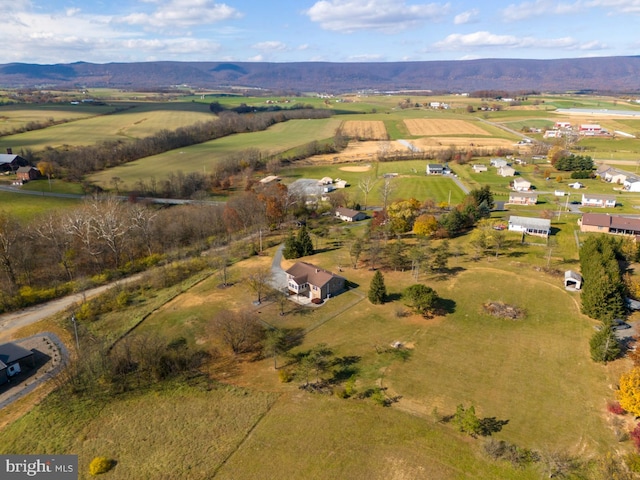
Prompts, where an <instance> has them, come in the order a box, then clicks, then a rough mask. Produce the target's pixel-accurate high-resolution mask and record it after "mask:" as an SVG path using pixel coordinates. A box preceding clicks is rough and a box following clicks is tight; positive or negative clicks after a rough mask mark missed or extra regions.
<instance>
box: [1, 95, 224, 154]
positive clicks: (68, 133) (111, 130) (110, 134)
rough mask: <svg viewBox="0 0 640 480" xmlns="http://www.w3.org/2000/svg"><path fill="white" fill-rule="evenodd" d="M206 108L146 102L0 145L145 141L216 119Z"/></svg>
mask: <svg viewBox="0 0 640 480" xmlns="http://www.w3.org/2000/svg"><path fill="white" fill-rule="evenodd" d="M215 118H216V117H215V116H214V115H212V114H211V113H210V112H209V111H208V109H207V107H206V106H205V105H202V104H196V103H193V104H192V103H149V104H140V105H136V106H134V107H133V108H130V109H128V110H124V111H120V112H117V113H112V114H111V115H99V116H94V117H91V118H86V119H80V120H78V121H75V122H70V123H65V124H62V125H55V126H53V127H49V128H44V129H42V130H34V131H32V132H26V133H21V134H17V135H10V136H7V137H3V138H2V141H1V142H0V146H1V147H2V148H4V147H12V148H14V149H15V150H16V151H18V150H19V149H20V148H30V149H32V150H34V151H37V150H42V149H44V148H46V147H53V148H58V147H60V146H62V145H72V146H76V145H91V144H94V143H96V142H100V141H104V140H126V139H130V138H144V137H147V136H150V135H154V134H155V133H157V132H158V131H160V130H163V129H167V130H175V129H177V128H179V127H186V126H189V125H193V124H195V123H197V122H202V121H210V120H215Z"/></svg>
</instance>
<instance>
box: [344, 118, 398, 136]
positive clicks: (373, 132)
mask: <svg viewBox="0 0 640 480" xmlns="http://www.w3.org/2000/svg"><path fill="white" fill-rule="evenodd" d="M342 130H343V131H344V133H345V135H347V136H349V137H352V138H361V139H367V140H386V139H387V138H388V137H389V136H388V134H387V129H386V128H385V126H384V122H382V121H380V120H375V121H357V120H348V121H346V122H344V125H343V126H342Z"/></svg>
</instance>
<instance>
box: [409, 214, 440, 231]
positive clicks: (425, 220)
mask: <svg viewBox="0 0 640 480" xmlns="http://www.w3.org/2000/svg"><path fill="white" fill-rule="evenodd" d="M437 230H438V220H437V219H436V217H435V216H434V215H429V214H426V213H423V214H422V215H420V216H419V217H418V218H416V220H415V222H414V223H413V233H415V234H416V236H418V237H430V236H431V235H433V234H434V233H436V231H437Z"/></svg>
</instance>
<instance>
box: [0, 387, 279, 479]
mask: <svg viewBox="0 0 640 480" xmlns="http://www.w3.org/2000/svg"><path fill="white" fill-rule="evenodd" d="M276 398H277V396H276V395H274V394H270V393H262V392H257V391H251V392H249V391H246V390H242V389H238V388H234V387H229V386H224V385H219V384H207V383H202V382H200V383H198V382H195V383H194V384H193V385H189V384H188V383H185V382H181V383H179V384H178V383H171V384H169V385H162V386H159V387H156V388H153V389H151V390H149V391H146V392H143V393H142V394H140V393H138V394H135V393H133V394H125V395H122V396H120V397H119V398H116V399H114V400H112V401H110V402H109V403H102V402H100V401H97V402H88V401H82V400H70V401H64V400H62V401H59V402H56V401H55V399H54V398H50V399H49V400H47V401H46V402H45V403H44V404H42V405H40V406H38V407H36V408H35V409H34V410H33V411H32V412H30V413H29V414H28V415H26V416H25V417H23V418H22V419H21V420H19V421H18V422H16V423H14V424H13V425H11V427H9V429H8V430H5V431H4V432H3V439H4V440H3V442H2V445H0V451H1V452H2V453H14V452H24V453H27V452H33V453H39V454H42V453H51V454H55V453H60V452H74V453H76V454H78V455H79V460H80V461H79V478H80V479H89V478H95V477H92V476H91V475H89V463H90V462H91V460H92V459H93V458H94V457H96V456H107V457H109V458H113V459H116V460H117V462H118V463H117V465H116V467H115V468H114V469H113V470H112V471H111V472H109V473H107V474H105V475H103V477H104V478H106V479H130V480H139V479H141V478H148V479H161V478H175V479H179V478H184V479H187V478H188V479H194V480H207V479H210V478H212V475H213V473H214V472H215V470H216V469H217V468H218V467H219V466H220V465H221V464H222V463H223V461H224V460H225V459H226V458H227V457H228V456H229V455H230V454H231V453H233V451H234V450H235V449H236V448H237V447H238V446H239V445H240V444H241V443H242V441H243V440H244V438H245V436H246V435H247V434H248V433H249V431H250V430H251V429H252V428H253V427H254V426H255V424H256V423H257V422H258V421H259V420H260V419H261V417H262V416H263V415H264V414H265V413H266V412H267V411H268V410H269V408H270V407H271V405H272V404H273V402H274V401H275V400H276ZM149 402H152V403H153V408H152V409H149V408H148V407H149ZM142 412H146V413H144V414H143V413H142Z"/></svg>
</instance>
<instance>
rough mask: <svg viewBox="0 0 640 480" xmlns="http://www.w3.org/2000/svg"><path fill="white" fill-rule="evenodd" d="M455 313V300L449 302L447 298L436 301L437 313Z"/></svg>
mask: <svg viewBox="0 0 640 480" xmlns="http://www.w3.org/2000/svg"><path fill="white" fill-rule="evenodd" d="M455 311H456V302H455V300H451V299H449V298H441V299H440V300H439V301H438V313H440V314H441V315H446V314H451V313H455Z"/></svg>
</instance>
